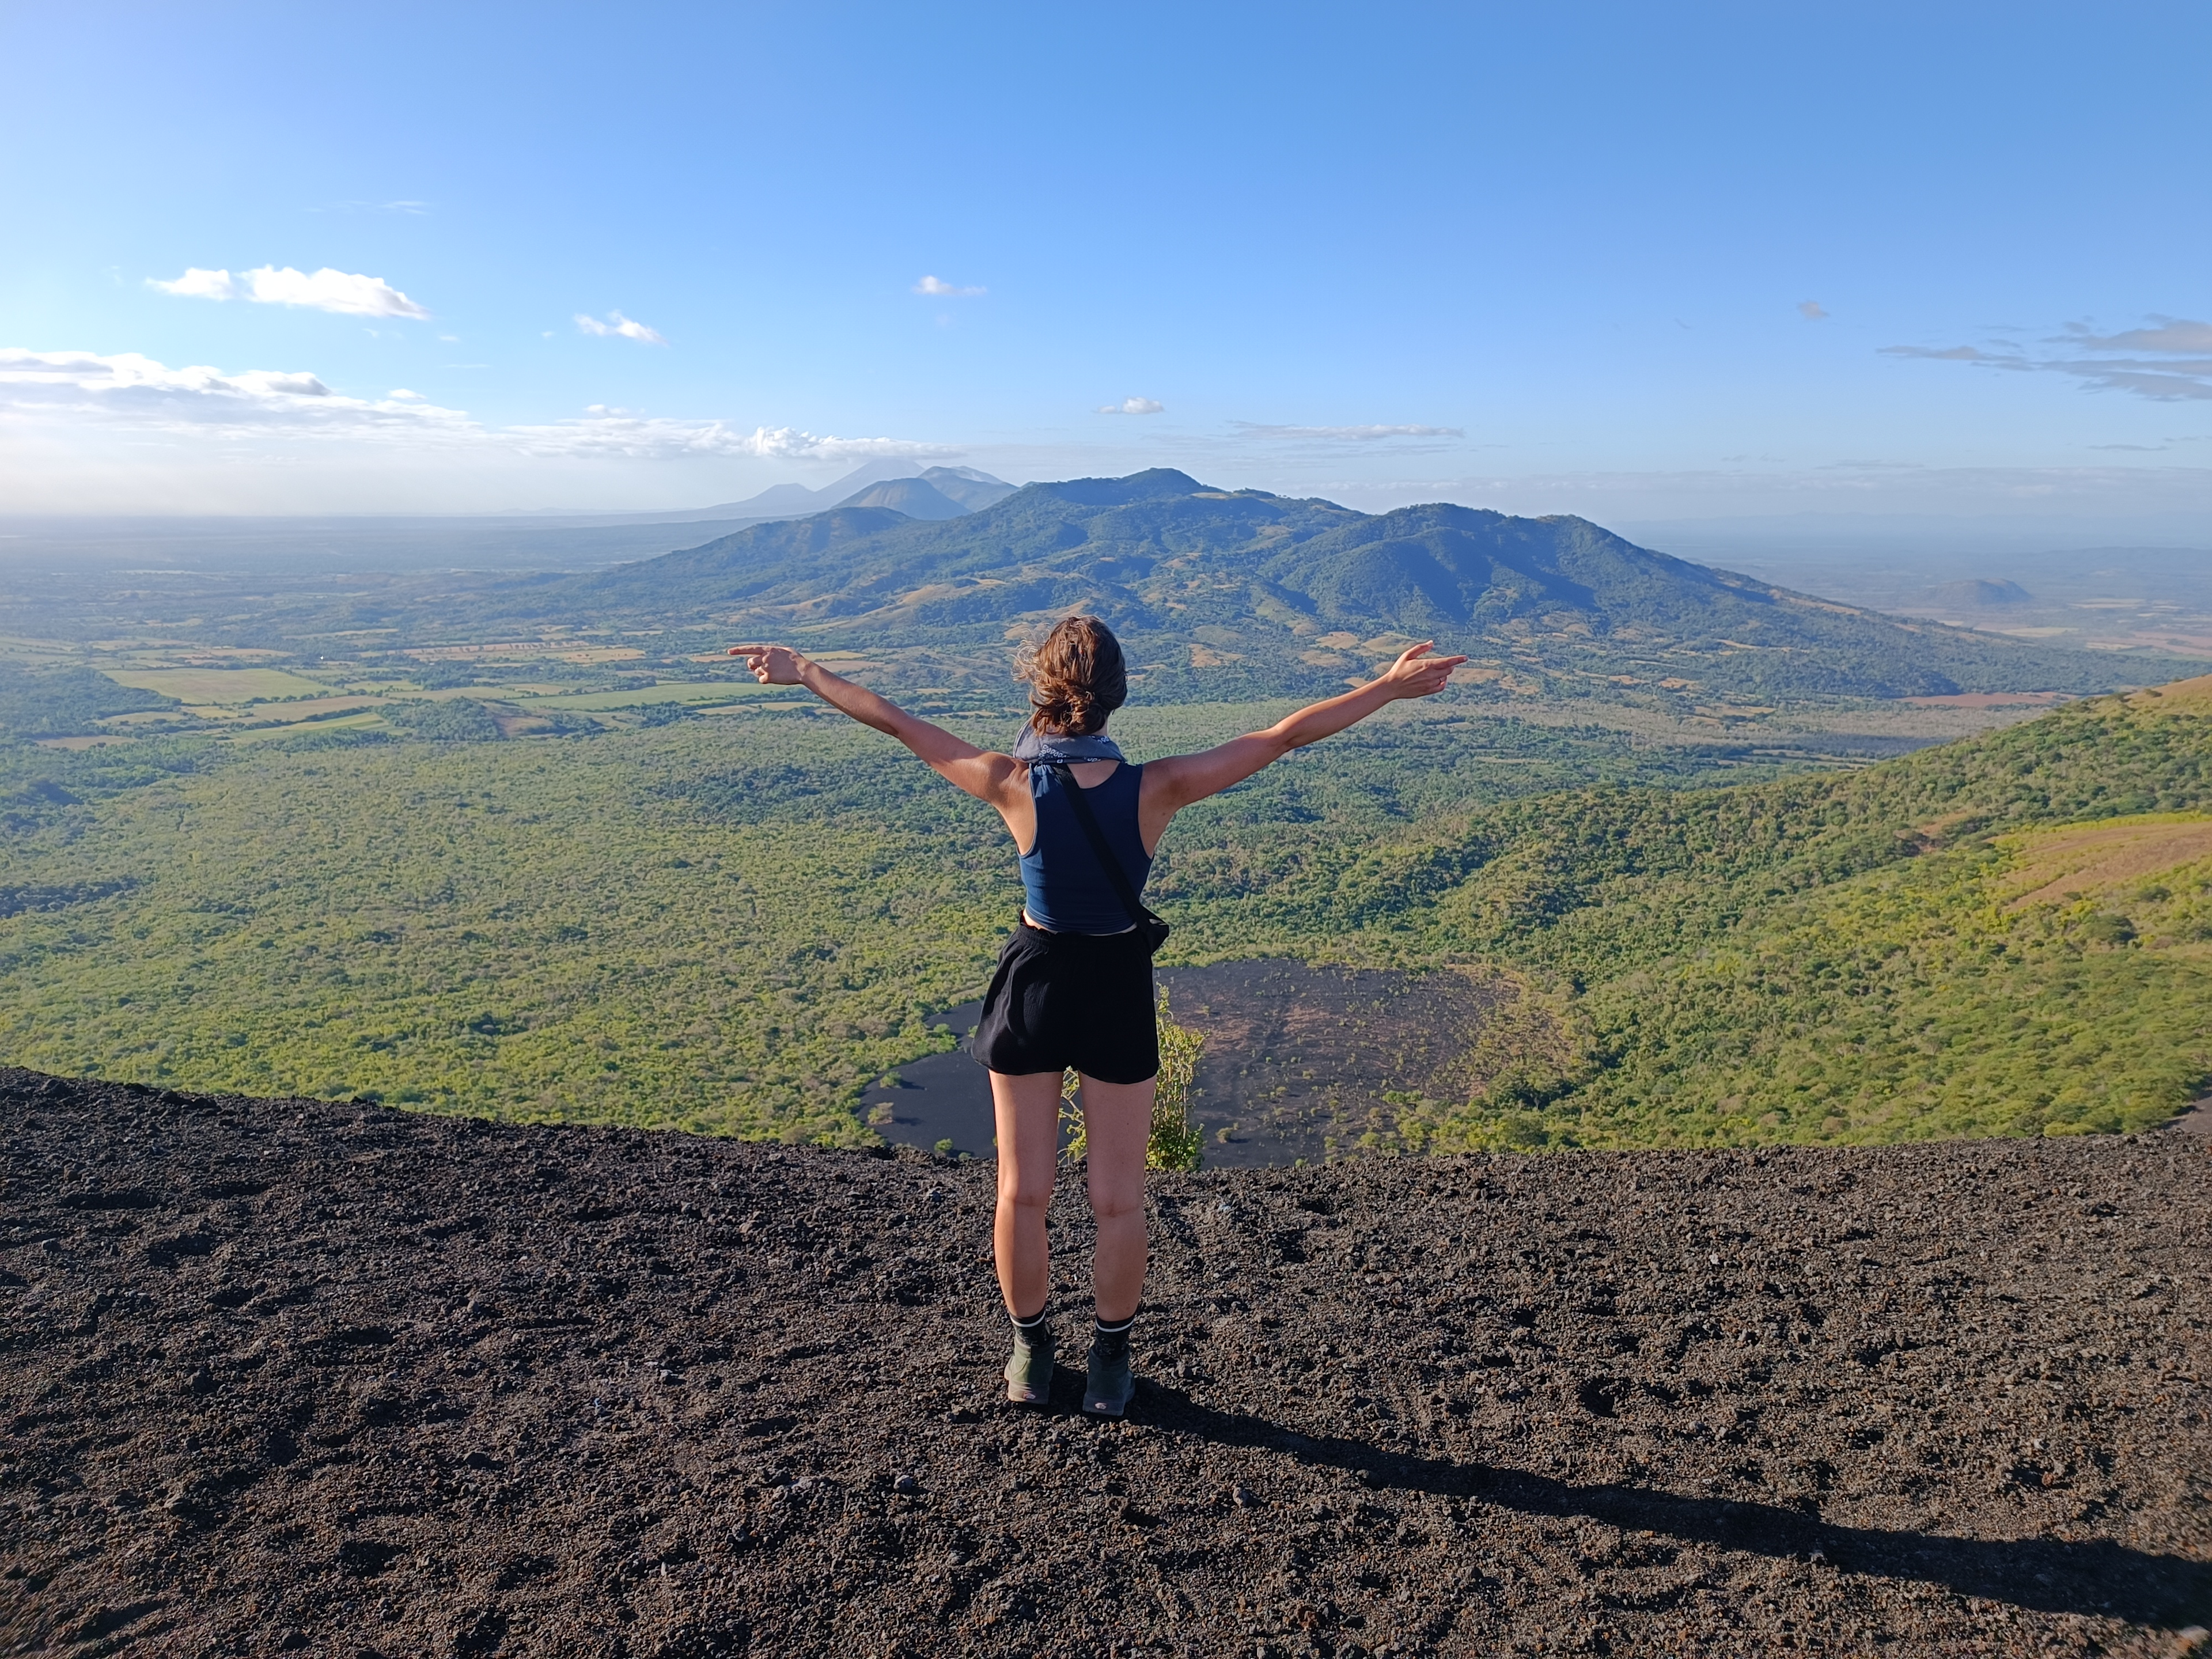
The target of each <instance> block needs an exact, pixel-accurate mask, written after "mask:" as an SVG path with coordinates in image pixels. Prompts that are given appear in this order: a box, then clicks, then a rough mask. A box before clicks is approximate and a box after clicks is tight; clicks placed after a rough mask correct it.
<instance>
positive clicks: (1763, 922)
mask: <svg viewBox="0 0 2212 1659" xmlns="http://www.w3.org/2000/svg"><path fill="white" fill-rule="evenodd" d="M1167 908H1168V909H1169V911H1170V915H1172V914H1173V913H1174V907H1173V905H1172V903H1170V904H1169V905H1168V906H1167ZM1238 908H1240V909H1242V910H1243V912H1244V913H1245V920H1244V921H1243V929H1244V931H1245V932H1246V933H1250V934H1255V935H1258V936H1261V937H1268V936H1274V935H1279V934H1281V933H1290V932H1295V933H1297V934H1299V935H1302V936H1304V937H1308V938H1312V937H1319V936H1327V935H1329V934H1332V933H1334V934H1335V935H1338V936H1340V937H1341V936H1350V935H1353V934H1357V935H1358V937H1360V938H1362V939H1364V940H1365V941H1367V943H1368V945H1369V948H1370V949H1376V950H1385V951H1395V952H1396V953H1398V955H1399V957H1401V959H1403V960H1408V961H1434V960H1437V959H1438V958H1439V957H1454V956H1456V957H1462V958H1463V959H1468V960H1474V961H1486V962H1492V963H1497V962H1504V963H1514V964H1517V965H1518V966H1519V967H1520V968H1522V969H1524V970H1526V971H1528V972H1529V973H1531V974H1532V975H1534V977H1535V980H1536V981H1538V982H1540V983H1541V984H1543V985H1547V986H1549V987H1553V996H1554V998H1555V1001H1554V1004H1553V1006H1554V1007H1555V1009H1556V1011H1557V1012H1558V1013H1559V1022H1560V1023H1559V1024H1558V1026H1557V1027H1556V1029H1554V1030H1552V1032H1551V1033H1550V1035H1549V1036H1546V1037H1545V1038H1543V1040H1541V1041H1538V1042H1532V1044H1531V1046H1530V1049H1529V1052H1528V1054H1525V1055H1524V1056H1522V1061H1523V1063H1522V1066H1521V1067H1520V1070H1519V1075H1517V1076H1516V1077H1512V1078H1510V1079H1506V1080H1505V1081H1504V1083H1503V1084H1502V1085H1498V1086H1497V1087H1494V1088H1493V1089H1492V1091H1491V1092H1490V1094H1489V1095H1487V1096H1486V1097H1483V1098H1480V1099H1478V1100H1477V1101H1476V1102H1474V1103H1473V1104H1472V1105H1462V1104H1461V1103H1437V1102H1430V1103H1423V1104H1422V1105H1420V1106H1419V1107H1418V1108H1417V1109H1413V1110H1412V1111H1411V1112H1409V1115H1408V1118H1407V1133H1408V1135H1409V1137H1410V1138H1411V1139H1413V1140H1414V1141H1415V1142H1416V1143H1419V1142H1422V1141H1423V1140H1424V1139H1428V1140H1430V1141H1432V1142H1433V1144H1436V1145H1440V1146H1468V1145H1474V1146H1481V1145H1519V1146H1541V1145H1595V1146H1618V1145H1640V1146H1651V1145H1666V1144H1669V1143H1690V1144H1714V1143H1724V1142H1736V1143H1741V1142H1744V1141H1759V1140H1770V1139H1772V1140H1811V1139H1821V1140H1834V1139H1841V1140H1885V1139H1922V1138H1928V1137H1933V1136H1939V1135H1948V1134H2016V1133H2045V1134H2057V1133H2081V1132H2083V1131H2087V1130H2100V1131H2112V1130H2120V1129H2132V1128H2139V1127H2144V1126H2146V1125H2148V1124H2151V1123H2154V1122H2157V1121H2161V1120H2163V1119H2164V1118H2166V1117H2167V1116H2169V1115H2172V1113H2173V1112H2175V1111H2177V1110H2179V1109H2180V1108H2181V1107H2182V1106H2183V1105H2185V1103H2187V1102H2188V1101H2189V1100H2190V1099H2191V1098H2192V1097H2194V1095H2196V1094H2197V1093H2198V1092H2200V1091H2202V1090H2203V1087H2204V1086H2205V1085H2206V1084H2207V1083H2208V1081H2212V1016H2208V1013H2207V1011H2208V1010H2212V676H2208V677H2205V678H2200V679H2197V680H2192V681H2187V682H2183V683H2180V684H2174V685H2169V686H2166V687H2162V688H2160V689H2157V690H2148V691H2143V692H2139V693H2136V694H2134V695H2133V696H2126V697H2109V698H2098V699H2093V700H2087V701H2084V702H2079V703H2075V704H2071V705H2069V706H2066V707H2063V708H2058V709H2056V710H2054V711H2053V712H2051V714H2045V715H2044V716H2042V717H2040V718H2039V719H2037V720H2033V721H2029V722H2027V723H2026V724H2023V725H2021V726H2014V727H2012V728H2010V729H2009V730H2007V731H2003V732H1996V733H1993V734H1991V735H1989V736H1986V737H1983V738H1975V739H1972V740H1970V741H1966V742H1961V743H1955V744H1948V745H1947V746H1945V747H1942V748H1940V749H1930V750H1923V751H1921V752H1920V753H1917V754H1915V755H1910V756H1906V757H1901V758H1899V759H1896V760H1891V761H1886V762H1883V763H1881V764H1880V765H1877V766H1874V767H1870V768H1869V769H1866V770H1864V771H1861V772H1857V773H1852V774H1848V775H1840V776H1827V777H1816V778H1799V779H1791V780H1787V781H1781V782H1777V783H1769V784H1761V785H1756V786H1747V787H1741V788H1736V789H1721V790H1709V791H1686V792H1674V793H1661V792H1656V791H1650V790H1643V789H1617V790H1606V791H1590V792H1586V793H1579V794H1577V795H1572V796H1567V797H1557V796H1555V797H1551V798H1547V799H1534V800H1527V801H1519V802H1512V803H1508V804H1504V805H1499V806H1497V807H1492V808H1489V809H1486V810H1485V811H1482V812H1480V813H1478V814H1476V815H1474V817H1471V818H1469V819H1467V820H1464V821H1462V822H1461V823H1458V824H1457V825H1455V826H1454V827H1452V828H1451V829H1449V830H1446V831H1444V832H1443V833H1440V834H1430V835H1423V836H1409V837H1407V838H1405V839H1404V840H1402V841H1401V842H1397V843H1396V844H1395V845H1392V846H1389V847H1387V848H1377V849H1374V850H1370V851H1369V852H1366V853H1364V854H1361V855H1360V856H1358V857H1357V858H1353V859H1348V860H1331V861H1328V863H1326V864H1324V863H1322V862H1320V861H1316V862H1314V863H1313V864H1312V865H1310V866H1309V867H1307V868H1304V869H1303V870H1299V871H1297V872H1284V878H1283V879H1281V880H1279V881H1275V882H1265V881H1262V882H1261V883H1257V884H1255V885H1254V889H1253V890H1252V891H1251V892H1250V893H1249V896H1247V897H1246V898H1245V899H1244V900H1243V901H1242V902H1241V904H1240V906H1239V907H1238ZM1224 923H1226V925H1224ZM1216 926H1217V927H1220V928H1221V931H1222V932H1223V933H1231V932H1234V931H1236V929H1237V923H1235V922H1234V921H1229V920H1228V919H1226V918H1225V919H1223V921H1218V922H1217V923H1216Z"/></svg>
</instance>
